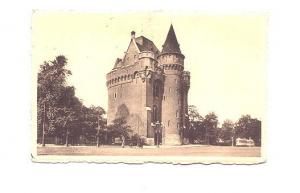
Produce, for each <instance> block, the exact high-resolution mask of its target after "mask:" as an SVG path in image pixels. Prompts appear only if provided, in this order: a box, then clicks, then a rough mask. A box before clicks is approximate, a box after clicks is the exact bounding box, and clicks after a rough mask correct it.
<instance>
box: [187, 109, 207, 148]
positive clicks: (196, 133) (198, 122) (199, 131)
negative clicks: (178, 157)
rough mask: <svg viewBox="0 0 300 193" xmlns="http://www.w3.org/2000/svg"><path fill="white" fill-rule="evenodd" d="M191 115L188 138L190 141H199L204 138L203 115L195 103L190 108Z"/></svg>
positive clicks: (189, 113)
mask: <svg viewBox="0 0 300 193" xmlns="http://www.w3.org/2000/svg"><path fill="white" fill-rule="evenodd" d="M188 115H189V126H190V127H189V128H188V138H189V140H190V143H195V142H196V143H199V142H200V141H202V140H204V135H205V131H204V126H203V117H202V116H201V115H200V114H199V112H198V109H197V107H196V106H194V105H190V106H189V108H188Z"/></svg>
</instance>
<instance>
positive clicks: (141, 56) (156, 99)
mask: <svg viewBox="0 0 300 193" xmlns="http://www.w3.org/2000/svg"><path fill="white" fill-rule="evenodd" d="M184 58H185V57H184V55H183V54H182V53H181V50H180V47H179V44H178V42H177V38H176V35H175V32H174V29H173V26H172V25H171V26H170V29H169V32H168V35H167V38H166V40H165V43H164V45H163V46H162V51H160V50H159V49H158V48H157V47H156V46H155V44H154V43H153V42H152V41H151V40H149V39H147V38H146V37H144V36H140V37H135V32H134V31H132V32H131V40H130V43H129V46H128V48H127V51H126V52H125V55H124V57H123V58H122V59H120V58H118V59H117V60H116V62H115V65H114V67H113V69H112V70H111V71H110V72H109V73H108V74H107V76H106V79H107V82H106V85H107V88H108V112H107V121H108V124H110V123H112V122H113V120H114V119H116V118H119V117H125V118H126V120H127V124H128V125H130V126H131V129H132V130H133V131H134V132H135V133H137V134H138V135H140V136H144V137H146V138H147V142H148V143H150V144H153V143H154V141H156V140H154V138H155V139H158V138H157V137H158V136H159V139H160V140H161V143H162V144H168V145H179V144H181V143H182V140H183V139H182V133H183V132H182V131H184V129H185V128H187V127H188V117H187V114H188V90H189V86H190V73H189V72H188V71H184Z"/></svg>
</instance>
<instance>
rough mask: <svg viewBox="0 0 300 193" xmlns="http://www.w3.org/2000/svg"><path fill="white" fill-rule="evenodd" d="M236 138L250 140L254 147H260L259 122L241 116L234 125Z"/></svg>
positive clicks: (248, 116)
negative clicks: (252, 141)
mask: <svg viewBox="0 0 300 193" xmlns="http://www.w3.org/2000/svg"><path fill="white" fill-rule="evenodd" d="M235 130H236V135H235V136H236V137H239V138H251V139H253V140H254V143H255V145H257V146H260V145H261V121H260V120H258V119H256V118H251V116H250V115H243V116H242V117H241V118H240V119H239V120H238V121H237V123H236V125H235Z"/></svg>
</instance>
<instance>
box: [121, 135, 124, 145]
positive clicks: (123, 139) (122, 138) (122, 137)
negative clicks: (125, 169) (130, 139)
mask: <svg viewBox="0 0 300 193" xmlns="http://www.w3.org/2000/svg"><path fill="white" fill-rule="evenodd" d="M121 138H122V148H124V146H125V137H124V135H122V137H121Z"/></svg>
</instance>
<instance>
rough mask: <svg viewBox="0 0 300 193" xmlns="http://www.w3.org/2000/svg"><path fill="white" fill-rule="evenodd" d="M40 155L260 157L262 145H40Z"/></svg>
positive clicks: (38, 150) (38, 151)
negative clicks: (142, 146) (139, 146)
mask: <svg viewBox="0 0 300 193" xmlns="http://www.w3.org/2000/svg"><path fill="white" fill-rule="evenodd" d="M37 153H38V155H81V156H83V155H103V156H232V157H259V156H260V147H225V146H193V145H191V146H177V147H174V146H171V147H167V146H165V147H160V148H156V147H154V146H152V147H145V148H143V149H141V148H136V147H125V148H121V147H119V146H100V147H99V148H97V147H95V146H70V147H64V146H47V145H46V147H38V149H37Z"/></svg>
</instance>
